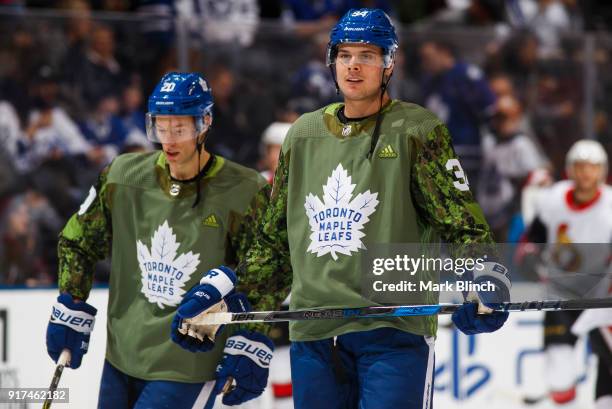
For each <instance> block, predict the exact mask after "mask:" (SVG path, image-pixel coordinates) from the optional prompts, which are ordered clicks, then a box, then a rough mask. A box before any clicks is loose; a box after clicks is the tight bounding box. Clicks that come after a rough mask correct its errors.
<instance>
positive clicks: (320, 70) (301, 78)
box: [288, 34, 340, 122]
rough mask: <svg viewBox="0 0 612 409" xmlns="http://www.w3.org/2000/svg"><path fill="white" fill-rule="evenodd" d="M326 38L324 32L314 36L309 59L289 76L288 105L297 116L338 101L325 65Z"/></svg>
mask: <svg viewBox="0 0 612 409" xmlns="http://www.w3.org/2000/svg"><path fill="white" fill-rule="evenodd" d="M328 40H329V39H328V36H327V35H326V34H325V35H317V36H315V38H314V40H313V42H312V45H311V51H310V55H311V57H310V60H309V61H307V62H305V63H304V64H303V65H302V66H301V68H300V69H299V70H298V71H297V72H295V73H294V74H293V75H292V76H291V95H290V99H289V102H288V107H289V109H290V110H291V111H292V112H295V113H296V114H297V115H298V116H299V115H302V114H304V113H306V112H310V111H315V110H316V109H318V108H319V107H321V106H325V105H328V104H330V103H332V102H334V101H340V97H339V95H338V94H337V93H336V92H335V89H336V84H335V82H334V79H333V78H332V76H331V72H330V70H329V68H328V67H327V66H326V65H325V53H326V50H327V42H328ZM289 122H292V121H289Z"/></svg>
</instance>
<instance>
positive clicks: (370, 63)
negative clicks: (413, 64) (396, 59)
mask: <svg viewBox="0 0 612 409" xmlns="http://www.w3.org/2000/svg"><path fill="white" fill-rule="evenodd" d="M384 69H385V68H384V62H383V55H382V50H381V49H380V48H379V47H376V46H374V45H370V44H342V45H340V46H339V48H338V56H337V57H336V77H337V80H338V86H339V87H340V90H341V91H342V94H343V95H344V98H345V100H352V101H360V100H369V99H372V98H378V97H380V85H381V83H382V75H383V70H384ZM391 69H392V68H390V69H388V70H387V71H388V72H390V70H391Z"/></svg>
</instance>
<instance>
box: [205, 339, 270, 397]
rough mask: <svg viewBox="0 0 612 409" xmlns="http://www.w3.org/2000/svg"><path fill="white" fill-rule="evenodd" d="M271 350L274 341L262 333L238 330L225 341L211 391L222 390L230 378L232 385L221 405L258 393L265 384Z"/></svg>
mask: <svg viewBox="0 0 612 409" xmlns="http://www.w3.org/2000/svg"><path fill="white" fill-rule="evenodd" d="M273 351H274V344H272V341H271V340H270V338H268V337H266V336H265V335H263V334H261V333H259V332H251V331H244V330H241V331H237V332H236V333H235V334H234V335H232V336H231V337H229V338H228V339H227V342H226V344H225V349H224V350H223V360H222V361H221V363H220V364H219V365H218V366H217V374H216V377H217V381H216V382H215V388H214V391H213V393H215V394H218V393H221V392H223V391H224V390H225V389H226V384H227V383H231V382H232V380H233V381H234V382H235V385H233V386H234V387H233V389H231V390H230V392H226V393H225V394H224V395H223V404H224V405H230V406H232V405H240V404H242V403H244V402H246V401H249V400H251V399H255V398H256V397H258V396H259V395H261V394H262V393H263V391H264V389H265V388H266V385H267V384H268V372H269V368H270V362H271V361H272V356H273Z"/></svg>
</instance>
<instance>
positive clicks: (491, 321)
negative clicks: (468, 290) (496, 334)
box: [452, 302, 509, 335]
mask: <svg viewBox="0 0 612 409" xmlns="http://www.w3.org/2000/svg"><path fill="white" fill-rule="evenodd" d="M508 315H509V314H508V313H507V312H499V311H494V312H492V313H487V314H478V303H474V302H470V303H465V304H463V305H462V306H461V307H459V308H458V309H457V311H455V312H454V313H453V317H452V319H453V322H454V323H455V326H457V328H459V330H460V331H461V332H463V333H464V334H466V335H474V334H481V333H483V332H493V331H497V330H498V329H500V328H501V327H502V326H503V325H504V323H505V322H506V320H507V319H508Z"/></svg>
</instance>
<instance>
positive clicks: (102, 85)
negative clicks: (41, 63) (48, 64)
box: [72, 25, 124, 109]
mask: <svg viewBox="0 0 612 409" xmlns="http://www.w3.org/2000/svg"><path fill="white" fill-rule="evenodd" d="M72 69H73V70H75V72H76V75H75V83H74V84H72V85H73V86H74V87H75V89H76V92H77V94H78V95H79V96H80V98H81V101H82V103H83V106H85V107H86V108H87V109H95V103H94V104H92V103H91V102H92V101H99V100H100V98H101V97H102V96H104V95H108V94H109V93H112V94H116V95H119V94H120V93H121V91H122V88H123V82H124V81H123V80H124V78H123V76H122V72H121V66H120V65H119V62H118V61H117V60H116V58H115V38H114V33H113V31H112V30H111V28H110V27H107V26H104V25H96V26H94V28H93V30H92V32H91V35H90V37H89V41H88V45H87V49H86V51H85V58H84V59H83V61H82V62H81V63H80V64H79V65H77V66H75V67H72Z"/></svg>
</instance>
